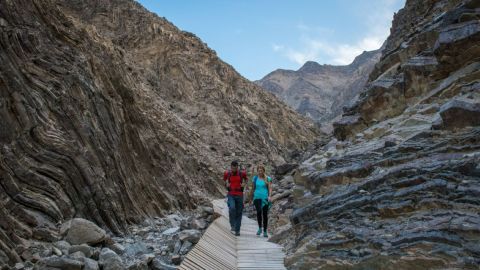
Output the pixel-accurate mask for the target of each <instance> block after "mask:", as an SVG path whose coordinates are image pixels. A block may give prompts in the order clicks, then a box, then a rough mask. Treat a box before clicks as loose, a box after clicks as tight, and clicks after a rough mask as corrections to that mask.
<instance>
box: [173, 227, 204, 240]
mask: <svg viewBox="0 0 480 270" xmlns="http://www.w3.org/2000/svg"><path fill="white" fill-rule="evenodd" d="M178 236H179V238H180V240H181V241H182V242H184V241H189V242H192V243H197V242H198V240H200V237H201V236H202V234H201V233H200V231H199V230H195V229H192V230H184V231H181V232H180V234H179V235H178Z"/></svg>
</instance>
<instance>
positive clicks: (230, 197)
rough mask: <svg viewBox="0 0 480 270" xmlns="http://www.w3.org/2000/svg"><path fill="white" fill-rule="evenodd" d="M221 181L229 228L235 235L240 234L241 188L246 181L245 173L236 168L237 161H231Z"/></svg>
mask: <svg viewBox="0 0 480 270" xmlns="http://www.w3.org/2000/svg"><path fill="white" fill-rule="evenodd" d="M223 181H225V186H226V187H227V190H228V194H227V205H228V218H229V220H230V230H231V231H232V233H234V234H235V235H236V236H239V235H240V226H241V225H242V211H243V188H244V187H245V184H246V183H247V173H246V172H245V171H240V170H239V169H238V162H237V161H232V164H231V167H230V170H229V171H225V173H224V174H223Z"/></svg>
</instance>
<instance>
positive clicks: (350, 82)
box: [256, 49, 381, 123]
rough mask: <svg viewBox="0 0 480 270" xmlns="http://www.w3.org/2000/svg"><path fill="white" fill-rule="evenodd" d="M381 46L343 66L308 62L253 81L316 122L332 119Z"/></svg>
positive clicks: (364, 77) (354, 91)
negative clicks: (294, 68) (295, 68)
mask: <svg viewBox="0 0 480 270" xmlns="http://www.w3.org/2000/svg"><path fill="white" fill-rule="evenodd" d="M380 55H381V49H378V50H375V51H368V52H367V51H364V52H363V53H362V54H360V55H358V56H357V57H355V59H354V61H353V62H352V63H351V64H349V65H345V66H334V65H320V64H319V63H317V62H314V61H307V62H306V63H305V64H304V65H303V66H302V67H301V68H300V69H298V70H297V71H293V70H284V69H278V70H275V71H273V72H271V73H270V74H268V75H267V76H265V77H264V78H262V79H261V80H259V81H256V83H257V84H258V85H260V86H262V87H263V88H264V89H266V90H267V91H269V92H271V93H273V94H275V95H276V96H277V97H279V98H280V99H282V100H283V101H284V102H285V103H287V104H288V105H289V106H290V107H292V108H293V109H295V110H297V111H298V112H299V113H301V114H303V115H305V116H307V117H310V118H311V119H313V120H314V121H316V122H319V123H324V122H329V121H331V120H333V119H335V118H336V117H337V116H339V115H340V114H341V113H342V108H343V107H344V106H345V105H347V104H348V103H349V102H351V101H352V100H353V99H354V98H355V96H356V95H357V94H358V93H359V92H360V91H361V90H362V88H363V87H364V86H365V83H366V81H367V79H368V75H369V74H370V72H371V71H372V70H373V68H374V66H375V64H376V63H377V62H378V60H379V59H380Z"/></svg>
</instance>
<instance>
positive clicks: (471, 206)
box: [274, 0, 480, 270]
mask: <svg viewBox="0 0 480 270" xmlns="http://www.w3.org/2000/svg"><path fill="white" fill-rule="evenodd" d="M334 126H335V130H334V134H335V138H332V139H331V140H330V141H325V142H324V145H323V146H320V148H319V149H318V150H317V152H316V153H315V154H314V155H313V156H312V157H311V158H309V159H307V160H306V161H304V162H303V163H302V164H300V166H299V168H298V169H297V170H296V171H295V172H294V175H293V178H292V176H290V175H287V176H286V177H285V178H284V179H285V180H281V181H280V183H283V184H282V185H283V186H286V187H288V186H289V185H290V184H289V182H291V181H293V182H294V183H295V185H294V191H293V198H294V199H293V203H294V206H295V208H294V210H293V213H292V212H291V211H292V209H291V206H289V203H288V202H289V201H290V202H291V201H292V197H287V198H288V199H283V201H280V202H278V203H277V204H278V205H282V206H281V207H279V208H277V213H276V214H277V215H278V216H279V217H280V218H279V220H278V221H277V223H276V229H275V232H276V235H275V236H274V239H275V241H278V242H281V243H283V244H284V245H285V246H286V248H287V250H288V251H289V255H288V259H287V261H286V263H287V265H288V267H290V268H291V269H409V270H411V269H478V265H480V245H479V243H480V215H479V213H480V189H479V186H480V2H479V1H473V0H469V1H467V0H466V1H461V0H456V1H446V0H444V1H437V0H436V1H433V0H430V1H413V0H407V1H406V5H405V7H404V8H403V9H402V10H400V11H399V12H398V14H396V15H395V16H394V20H393V26H392V28H391V34H390V36H389V38H388V40H387V42H386V45H385V50H384V51H383V53H382V57H381V59H380V62H379V63H378V64H377V65H376V66H375V68H374V70H373V72H372V73H371V74H370V77H369V82H368V85H367V87H366V89H365V91H364V92H363V93H362V94H361V95H360V97H359V100H358V101H357V102H356V103H355V104H354V105H353V106H351V107H349V108H348V109H347V110H346V111H345V113H344V114H343V117H342V119H341V120H340V121H338V122H337V123H335V124H334ZM287 195H288V194H287ZM290 213H291V215H289V214H290ZM282 215H283V216H284V217H285V216H288V215H289V217H290V222H286V221H285V218H284V217H283V218H282Z"/></svg>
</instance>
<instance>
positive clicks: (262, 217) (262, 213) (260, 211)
mask: <svg viewBox="0 0 480 270" xmlns="http://www.w3.org/2000/svg"><path fill="white" fill-rule="evenodd" d="M253 204H254V205H255V209H256V210H257V221H258V227H259V228H262V225H263V231H267V226H268V205H267V204H265V205H264V206H263V208H262V199H255V200H254V201H253ZM262 221H263V222H262Z"/></svg>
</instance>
